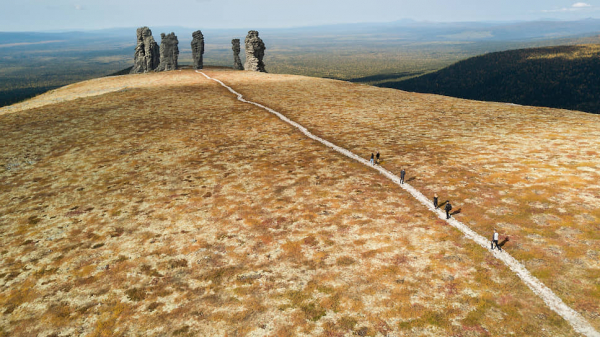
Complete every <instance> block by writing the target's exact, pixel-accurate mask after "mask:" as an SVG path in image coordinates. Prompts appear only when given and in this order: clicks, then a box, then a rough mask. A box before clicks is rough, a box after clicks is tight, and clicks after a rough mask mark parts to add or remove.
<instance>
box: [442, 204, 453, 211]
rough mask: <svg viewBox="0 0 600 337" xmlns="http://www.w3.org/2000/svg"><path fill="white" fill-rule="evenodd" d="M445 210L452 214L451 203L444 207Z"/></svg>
mask: <svg viewBox="0 0 600 337" xmlns="http://www.w3.org/2000/svg"><path fill="white" fill-rule="evenodd" d="M444 209H445V210H446V212H450V210H452V205H450V203H449V202H447V203H446V207H444Z"/></svg>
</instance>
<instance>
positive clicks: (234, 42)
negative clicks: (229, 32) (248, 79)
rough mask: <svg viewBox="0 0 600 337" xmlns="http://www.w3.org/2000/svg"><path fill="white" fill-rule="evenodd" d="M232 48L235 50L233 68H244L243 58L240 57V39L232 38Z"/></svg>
mask: <svg viewBox="0 0 600 337" xmlns="http://www.w3.org/2000/svg"><path fill="white" fill-rule="evenodd" d="M231 49H232V50H233V69H235V70H244V66H243V65H242V60H241V59H240V50H241V48H240V39H233V40H231Z"/></svg>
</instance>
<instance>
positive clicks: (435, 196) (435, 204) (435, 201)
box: [433, 194, 438, 209]
mask: <svg viewBox="0 0 600 337" xmlns="http://www.w3.org/2000/svg"><path fill="white" fill-rule="evenodd" d="M433 207H434V208H435V209H438V196H437V194H434V195H433Z"/></svg>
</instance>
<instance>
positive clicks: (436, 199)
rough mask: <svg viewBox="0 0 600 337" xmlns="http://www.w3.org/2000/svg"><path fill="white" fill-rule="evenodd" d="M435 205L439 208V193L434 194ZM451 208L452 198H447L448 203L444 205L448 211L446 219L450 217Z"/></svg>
mask: <svg viewBox="0 0 600 337" xmlns="http://www.w3.org/2000/svg"><path fill="white" fill-rule="evenodd" d="M433 207H434V208H435V209H438V208H439V205H438V196H437V194H434V195H433ZM451 210H452V204H450V200H446V205H445V206H444V211H446V220H447V219H450V211H451Z"/></svg>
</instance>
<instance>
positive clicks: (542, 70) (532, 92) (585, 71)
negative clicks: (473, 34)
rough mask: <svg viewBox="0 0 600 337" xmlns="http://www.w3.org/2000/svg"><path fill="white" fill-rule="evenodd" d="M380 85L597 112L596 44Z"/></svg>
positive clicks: (463, 64) (483, 61)
mask: <svg viewBox="0 0 600 337" xmlns="http://www.w3.org/2000/svg"><path fill="white" fill-rule="evenodd" d="M381 86H384V87H389V88H396V89H401V90H408V91H415V92H421V93H435V94H441V95H447V96H453V97H460V98H467V99H475V100H482V101H494V102H509V103H515V104H523V105H535V106H546V107H554V108H563V109H571V110H580V111H586V112H592V113H600V94H599V93H600V44H590V45H574V46H557V47H545V48H534V49H519V50H510V51H504V52H496V53H490V54H485V55H481V56H477V57H473V58H470V59H467V60H464V61H460V62H458V63H456V64H453V65H451V66H449V67H447V68H444V69H441V70H439V71H436V72H434V73H431V74H426V75H423V76H420V77H415V78H412V79H408V80H404V81H400V82H395V81H391V82H387V83H384V84H381Z"/></svg>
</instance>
